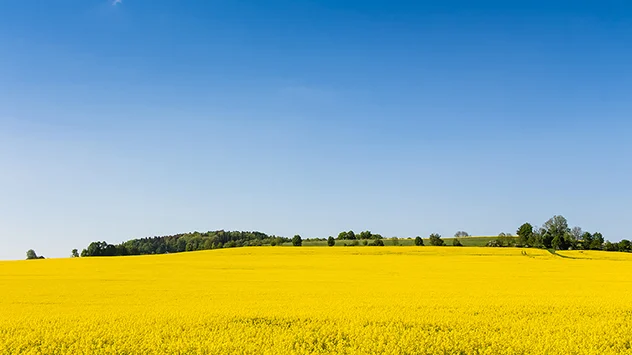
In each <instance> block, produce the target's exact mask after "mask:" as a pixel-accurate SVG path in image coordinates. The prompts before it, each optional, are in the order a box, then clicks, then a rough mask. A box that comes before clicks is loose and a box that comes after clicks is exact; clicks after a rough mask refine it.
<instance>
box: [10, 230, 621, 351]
mask: <svg viewBox="0 0 632 355" xmlns="http://www.w3.org/2000/svg"><path fill="white" fill-rule="evenodd" d="M463 240H465V239H463ZM385 244H386V245H387V246H385V247H360V248H326V247H308V246H303V247H296V248H290V247H252V248H230V249H220V250H209V251H200V252H189V253H180V254H168V255H153V256H128V257H111V258H96V257H95V258H75V259H46V260H29V261H10V262H9V261H7V262H0V289H1V290H2V297H0V354H5V353H6V354H11V353H25V354H55V353H57V354H65V353H72V354H99V353H101V354H164V353H181V354H188V353H192V354H220V353H245V354H259V353H268V354H281V353H297V354H298V353H323V354H338V353H341V354H345V353H348V354H352V353H362V354H378V353H388V354H532V353H547V354H620V353H632V348H631V347H632V277H631V276H630V275H631V272H632V254H628V253H616V252H611V253H607V252H601V251H559V252H557V253H550V252H548V251H546V250H541V249H519V248H479V247H470V248H456V247H429V246H425V247H395V246H388V245H389V244H388V243H385Z"/></svg>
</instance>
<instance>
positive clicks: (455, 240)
mask: <svg viewBox="0 0 632 355" xmlns="http://www.w3.org/2000/svg"><path fill="white" fill-rule="evenodd" d="M452 245H453V246H455V247H462V246H463V244H461V241H460V240H458V239H457V238H454V239H452Z"/></svg>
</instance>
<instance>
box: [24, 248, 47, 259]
mask: <svg viewBox="0 0 632 355" xmlns="http://www.w3.org/2000/svg"><path fill="white" fill-rule="evenodd" d="M34 259H44V257H43V256H41V255H40V256H38V255H37V253H35V250H33V249H29V250H28V251H27V252H26V260H34Z"/></svg>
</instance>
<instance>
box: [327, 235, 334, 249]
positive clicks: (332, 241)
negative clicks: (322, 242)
mask: <svg viewBox="0 0 632 355" xmlns="http://www.w3.org/2000/svg"><path fill="white" fill-rule="evenodd" d="M327 245H329V246H330V247H333V246H334V245H336V240H335V239H334V237H332V236H329V238H327Z"/></svg>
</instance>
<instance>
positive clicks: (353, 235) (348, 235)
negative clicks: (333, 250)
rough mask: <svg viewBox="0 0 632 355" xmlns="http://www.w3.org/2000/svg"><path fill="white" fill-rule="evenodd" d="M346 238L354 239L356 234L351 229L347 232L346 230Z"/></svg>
mask: <svg viewBox="0 0 632 355" xmlns="http://www.w3.org/2000/svg"><path fill="white" fill-rule="evenodd" d="M347 239H349V240H355V239H356V235H355V233H353V231H348V232H347Z"/></svg>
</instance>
